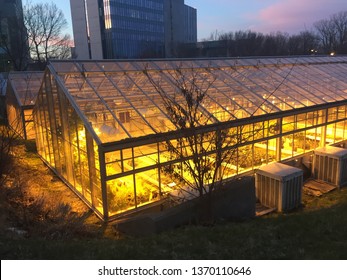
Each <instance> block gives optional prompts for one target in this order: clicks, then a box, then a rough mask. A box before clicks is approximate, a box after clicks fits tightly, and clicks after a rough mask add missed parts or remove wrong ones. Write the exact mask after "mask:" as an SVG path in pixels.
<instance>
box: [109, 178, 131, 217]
mask: <svg viewBox="0 0 347 280" xmlns="http://www.w3.org/2000/svg"><path fill="white" fill-rule="evenodd" d="M106 185H107V203H108V212H109V215H110V216H111V215H114V214H116V213H118V212H122V211H125V210H130V209H133V208H135V194H134V176H133V175H129V176H124V177H121V178H118V179H115V180H110V181H107V183H106Z"/></svg>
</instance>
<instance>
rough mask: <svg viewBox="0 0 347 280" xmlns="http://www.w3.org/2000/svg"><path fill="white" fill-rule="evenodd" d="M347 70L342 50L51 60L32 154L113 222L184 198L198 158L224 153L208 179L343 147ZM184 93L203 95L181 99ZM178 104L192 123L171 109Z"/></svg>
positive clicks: (39, 101)
mask: <svg viewBox="0 0 347 280" xmlns="http://www.w3.org/2000/svg"><path fill="white" fill-rule="evenodd" d="M346 77H347V57H338V56H336V57H321V56H310V57H279V58H244V59H240V58H237V59H236V58H230V59H200V60H136V61H135V60H131V61H129V60H128V61H118V60H117V61H110V60H100V61H51V62H50V63H49V65H48V66H47V69H46V71H45V73H44V78H43V84H42V87H41V89H40V91H39V95H38V98H37V102H36V105H35V108H34V120H35V130H36V143H37V147H38V152H39V154H40V156H41V157H42V159H43V160H44V161H45V162H46V163H47V164H48V165H49V166H50V167H51V168H52V169H53V170H54V171H55V172H56V174H57V175H58V176H60V178H62V179H63V180H64V181H65V182H66V183H67V184H68V186H69V187H70V188H71V189H72V190H74V191H75V193H76V194H77V195H79V196H80V198H82V199H83V200H84V201H85V202H86V203H87V204H88V205H89V206H90V207H91V208H92V209H93V210H94V211H95V212H96V214H97V215H98V216H99V217H100V218H102V219H104V220H110V219H113V218H115V217H120V216H121V215H124V214H125V213H131V212H134V211H140V210H141V209H145V208H146V207H150V206H151V205H152V206H153V205H155V204H159V203H161V202H162V201H163V200H165V199H167V198H168V197H170V198H172V197H180V198H181V199H182V197H183V198H185V194H184V192H182V191H181V190H182V189H184V188H185V187H187V186H185V183H187V182H193V183H194V178H191V173H189V172H188V171H187V169H186V168H184V166H183V165H184V164H185V163H187V162H194V163H196V162H197V161H196V158H197V157H200V158H204V161H205V162H212V163H215V162H217V161H218V160H220V159H221V158H223V159H225V161H223V162H221V164H220V165H218V166H217V165H216V166H217V168H218V176H217V175H216V177H214V178H213V179H212V178H207V177H206V178H207V179H206V180H205V182H206V184H209V183H210V182H212V180H214V179H216V178H217V179H218V180H219V181H223V180H227V179H229V178H233V177H235V176H237V175H240V174H244V173H246V172H253V171H254V170H255V169H258V168H259V167H260V166H262V165H266V164H268V163H271V162H281V161H284V160H288V159H293V158H297V157H300V156H303V155H306V154H309V153H312V151H314V150H315V149H316V148H318V147H324V146H326V145H331V144H335V143H340V142H343V141H344V140H346V139H347V130H346V129H345V128H346V124H347V116H346V111H347V110H346V108H347V80H346ZM189 90H192V91H193V92H194V94H195V93H197V94H198V96H199V97H198V99H196V100H189V99H187V98H186V99H184V98H182V95H180V93H182V92H183V93H186V92H189ZM199 94H200V95H199ZM197 100H198V101H199V102H198V101H197ZM185 102H188V103H190V105H189V104H188V105H189V106H186V105H183V106H182V107H180V108H181V109H180V110H181V111H185V109H184V108H186V109H187V110H188V109H191V108H193V109H194V110H195V111H194V117H195V118H196V119H195V124H192V123H190V125H188V126H186V125H187V123H188V122H187V120H186V119H182V117H181V118H177V115H175V114H176V113H177V112H173V110H172V108H170V106H169V105H170V104H174V105H177V104H184V103H185ZM175 108H177V107H175ZM182 123H183V126H182ZM187 135H189V136H187ZM193 138H194V139H195V141H199V142H201V143H200V144H199V145H200V149H197V150H195V151H194V152H192V149H190V148H189V145H191V144H192V143H191V139H193ZM197 139H198V140H197ZM196 143H197V142H194V143H193V145H192V146H194V145H195V144H196ZM195 146H197V145H195ZM177 147H179V148H177ZM177 151H181V153H178V152H177ZM230 151H231V152H230ZM194 153H197V155H196V154H194ZM226 155H227V156H226ZM177 167H178V170H180V172H181V177H180V178H178V176H176V177H175V176H172V174H170V172H169V171H170V170H171V171H172V170H173V168H176V170H177ZM196 168H197V167H196ZM219 169H220V170H219ZM182 178H183V179H184V180H182Z"/></svg>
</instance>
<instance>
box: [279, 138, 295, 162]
mask: <svg viewBox="0 0 347 280" xmlns="http://www.w3.org/2000/svg"><path fill="white" fill-rule="evenodd" d="M292 156H293V134H289V135H286V136H283V137H282V147H281V160H284V159H287V158H290V157H292Z"/></svg>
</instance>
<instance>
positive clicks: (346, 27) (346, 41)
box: [331, 11, 347, 53]
mask: <svg viewBox="0 0 347 280" xmlns="http://www.w3.org/2000/svg"><path fill="white" fill-rule="evenodd" d="M331 21H332V23H333V25H334V27H335V30H336V32H335V34H336V39H335V40H336V42H337V49H336V50H337V52H339V53H347V11H344V12H339V13H337V14H334V15H332V17H331Z"/></svg>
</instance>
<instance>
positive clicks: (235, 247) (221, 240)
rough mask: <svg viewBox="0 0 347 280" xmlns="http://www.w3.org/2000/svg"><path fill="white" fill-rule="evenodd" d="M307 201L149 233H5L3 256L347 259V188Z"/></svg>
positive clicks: (1, 247)
mask: <svg viewBox="0 0 347 280" xmlns="http://www.w3.org/2000/svg"><path fill="white" fill-rule="evenodd" d="M304 201H305V204H306V206H305V207H304V208H303V209H301V210H298V211H295V212H292V213H289V214H272V215H269V216H264V217H261V218H256V219H253V220H250V221H245V222H238V223H233V222H225V223H219V224H217V225H215V226H212V227H203V226H186V227H182V228H179V229H175V230H172V231H169V232H164V233H161V234H157V235H153V236H148V237H143V238H130V237H128V238H118V239H117V238H114V239H111V238H79V239H78V238H75V239H72V240H71V239H69V240H63V239H59V240H47V239H42V238H37V237H36V238H29V239H26V238H18V237H17V238H13V237H8V236H7V237H5V236H4V235H3V236H0V256H1V259H347V188H344V189H342V190H341V191H334V192H332V193H329V194H327V195H325V196H323V197H321V198H309V197H305V200H304Z"/></svg>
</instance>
